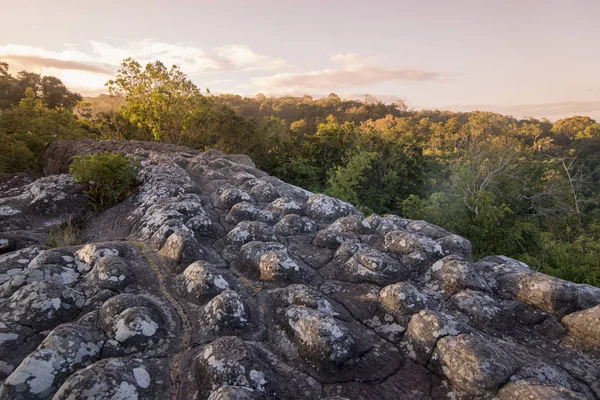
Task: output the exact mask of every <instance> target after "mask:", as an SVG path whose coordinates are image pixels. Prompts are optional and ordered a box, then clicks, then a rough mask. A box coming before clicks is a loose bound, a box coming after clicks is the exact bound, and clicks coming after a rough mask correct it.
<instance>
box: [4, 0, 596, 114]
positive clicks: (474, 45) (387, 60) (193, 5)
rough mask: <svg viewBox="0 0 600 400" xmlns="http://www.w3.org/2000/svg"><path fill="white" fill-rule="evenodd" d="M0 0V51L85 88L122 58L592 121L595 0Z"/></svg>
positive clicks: (250, 81) (447, 105) (247, 86)
mask: <svg viewBox="0 0 600 400" xmlns="http://www.w3.org/2000/svg"><path fill="white" fill-rule="evenodd" d="M0 3H1V7H0V8H1V9H2V24H0V60H2V61H6V62H8V63H9V65H10V66H11V72H16V71H20V70H22V69H26V70H29V71H33V72H38V73H41V74H43V75H54V76H57V77H59V78H60V79H62V80H63V81H64V82H65V83H66V84H67V86H69V87H70V88H71V89H72V90H75V91H78V92H80V93H82V94H83V95H97V94H99V93H106V92H107V90H106V87H105V86H104V83H105V82H106V81H107V80H109V79H111V78H112V77H113V76H114V74H115V73H116V71H117V70H118V68H119V65H120V63H121V61H122V60H123V59H124V58H127V57H133V58H135V59H136V60H138V61H139V62H142V63H145V62H149V61H155V60H160V61H162V62H163V63H165V64H167V65H172V64H176V65H178V66H179V67H180V68H181V69H182V70H183V72H185V73H186V74H187V75H188V77H189V78H190V79H191V80H192V81H193V82H194V83H195V84H196V85H197V86H198V87H200V88H209V89H210V90H211V92H213V93H236V94H241V95H247V96H254V95H256V94H257V93H264V94H266V95H275V96H278V95H304V94H309V95H313V96H315V97H319V96H326V95H328V94H329V93H336V94H337V95H339V96H340V97H342V98H362V97H363V95H364V94H372V95H375V96H376V97H377V98H379V99H381V100H382V101H385V102H388V103H389V102H392V101H394V100H397V99H401V100H403V101H405V102H406V104H407V105H408V107H409V108H411V109H423V108H425V109H448V110H455V111H471V110H487V111H495V112H500V113H502V114H508V115H513V116H515V117H518V118H522V117H536V118H543V117H545V118H548V119H550V120H552V121H555V120H557V119H560V118H564V117H568V116H572V115H587V116H590V117H592V118H594V119H596V120H598V121H600V51H599V50H600V23H598V16H600V1H599V0H560V1H559V0H480V1H476V0H453V1H450V0H448V1H446V0H437V1H435V0H421V1H416V0H412V1H409V0H394V1H383V0H379V1H378V0H371V1H364V0H361V1H353V0H346V1H342V0H318V1H313V0H295V1H292V0H277V1H275V0H273V1H272V0H253V1H233V0H218V1H208V0H205V1H203V0H196V1H178V0H171V1H164V0H162V1H155V0H127V1H123V0H118V1H117V0H103V1H97V0H95V1H88V0H55V1H52V2H49V1H47V0H44V1H42V0H29V1H27V2H25V1H14V0H0Z"/></svg>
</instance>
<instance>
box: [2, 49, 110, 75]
mask: <svg viewBox="0 0 600 400" xmlns="http://www.w3.org/2000/svg"><path fill="white" fill-rule="evenodd" d="M2 58H3V59H4V60H6V61H7V62H8V63H9V64H10V63H16V64H18V65H20V66H22V68H23V69H36V68H39V67H43V68H54V69H69V70H74V71H86V72H93V73H96V74H105V75H112V74H114V71H111V70H109V69H106V68H102V67H98V66H95V65H90V64H86V63H83V62H79V61H70V60H59V59H56V58H48V57H40V56H34V55H21V54H7V55H4V56H2Z"/></svg>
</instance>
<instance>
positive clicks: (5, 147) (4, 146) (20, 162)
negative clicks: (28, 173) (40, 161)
mask: <svg viewBox="0 0 600 400" xmlns="http://www.w3.org/2000/svg"><path fill="white" fill-rule="evenodd" d="M0 154H1V155H2V156H1V157H0V174H5V173H14V172H19V171H25V170H27V169H30V168H31V167H32V166H33V165H34V164H35V155H34V154H33V152H32V151H31V150H30V149H29V148H28V147H27V145H26V143H25V142H22V141H20V140H14V139H13V138H12V137H9V136H8V135H2V134H1V133H0Z"/></svg>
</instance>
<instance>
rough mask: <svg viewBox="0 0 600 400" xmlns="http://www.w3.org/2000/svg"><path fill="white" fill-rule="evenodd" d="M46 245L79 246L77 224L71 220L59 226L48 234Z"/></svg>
mask: <svg viewBox="0 0 600 400" xmlns="http://www.w3.org/2000/svg"><path fill="white" fill-rule="evenodd" d="M48 236H49V237H50V239H49V243H48V245H49V246H51V247H67V246H76V245H78V244H81V239H80V238H79V222H78V221H76V220H73V219H70V220H68V221H67V222H65V223H63V224H60V225H59V226H57V227H55V228H53V229H52V230H51V231H50V232H48Z"/></svg>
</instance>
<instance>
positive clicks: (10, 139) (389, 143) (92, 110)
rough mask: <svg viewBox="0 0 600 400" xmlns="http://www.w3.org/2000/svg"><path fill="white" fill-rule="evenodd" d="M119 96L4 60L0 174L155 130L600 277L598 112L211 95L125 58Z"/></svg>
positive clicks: (150, 135) (563, 270)
mask: <svg viewBox="0 0 600 400" xmlns="http://www.w3.org/2000/svg"><path fill="white" fill-rule="evenodd" d="M107 86H108V90H109V93H110V95H101V96H99V97H97V98H90V99H86V100H85V101H82V98H81V96H80V95H78V94H77V93H74V92H72V91H70V90H69V89H67V88H66V87H65V85H64V84H63V83H62V82H61V81H60V80H59V79H57V78H55V77H42V76H40V75H38V74H35V73H30V72H26V71H22V72H19V73H18V74H16V75H15V76H13V75H11V74H10V73H9V69H8V65H7V64H6V63H0V154H2V158H1V159H0V173H13V172H18V171H29V173H32V174H35V173H40V172H41V167H42V164H41V154H42V153H43V151H44V149H45V148H46V147H47V146H48V145H49V144H50V143H51V142H52V141H54V140H58V139H78V138H83V137H91V138H96V139H121V140H156V141H163V142H169V143H177V144H181V145H186V146H190V147H192V148H195V149H199V150H204V149H207V148H217V149H219V150H222V151H224V152H228V153H244V154H248V155H250V156H251V157H252V158H253V159H254V160H255V162H256V163H257V166H258V167H259V168H261V169H263V170H265V171H266V172H268V173H270V174H272V175H275V176H277V177H279V178H280V179H283V180H285V181H287V182H290V183H293V184H295V185H298V186H302V187H304V188H306V189H309V190H312V191H316V192H324V193H327V194H330V195H332V196H335V197H338V198H341V199H344V200H347V201H350V202H352V203H354V204H355V205H356V206H358V207H359V208H360V209H361V210H362V211H364V212H365V213H379V214H385V213H393V214H398V215H402V216H405V217H407V218H411V219H425V220H427V221H428V222H431V223H434V224H437V225H440V226H442V227H444V228H446V229H448V230H450V231H452V232H454V233H457V234H460V235H462V236H465V237H467V238H468V239H469V240H471V242H472V243H473V248H474V255H475V257H476V258H480V257H484V256H487V255H492V254H504V255H507V256H510V257H513V258H516V259H519V260H522V261H524V262H526V263H528V264H529V265H530V266H531V268H533V269H537V270H541V271H543V272H546V273H549V274H552V275H555V276H558V277H561V278H564V279H569V280H573V281H575V282H583V283H589V284H592V285H596V286H600V124H598V123H597V122H596V121H594V120H593V119H590V118H588V117H585V116H574V117H571V118H565V119H562V120H559V121H556V122H554V123H552V122H550V121H548V120H546V119H542V120H538V119H533V118H527V119H516V118H513V117H511V116H504V115H499V114H495V113H490V112H481V111H473V112H467V113H458V112H450V111H438V110H421V111H413V110H409V109H408V108H407V106H406V104H404V103H403V102H401V101H399V102H396V103H393V104H384V103H383V102H381V101H379V100H377V99H376V98H374V97H373V96H365V99H364V100H363V101H357V100H342V99H340V97H338V96H337V95H335V94H333V93H332V94H330V95H329V96H328V97H326V98H319V99H314V98H312V97H311V96H308V95H306V96H302V97H292V96H284V97H267V96H265V95H262V94H259V95H257V96H255V97H243V96H239V95H230V94H221V95H212V94H210V92H208V91H202V90H200V89H198V88H197V87H196V86H195V85H194V84H193V83H192V82H191V80H189V79H188V77H187V76H186V75H185V73H184V72H183V71H181V70H180V69H179V68H178V67H177V66H172V67H170V68H168V67H166V66H165V65H163V64H162V63H160V62H159V61H157V62H154V63H149V64H147V65H145V66H142V65H140V64H139V63H138V62H137V61H135V60H133V59H127V60H124V61H123V64H122V66H121V69H120V70H119V72H118V74H117V75H116V77H115V78H114V79H113V80H111V81H109V82H108V83H107Z"/></svg>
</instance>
